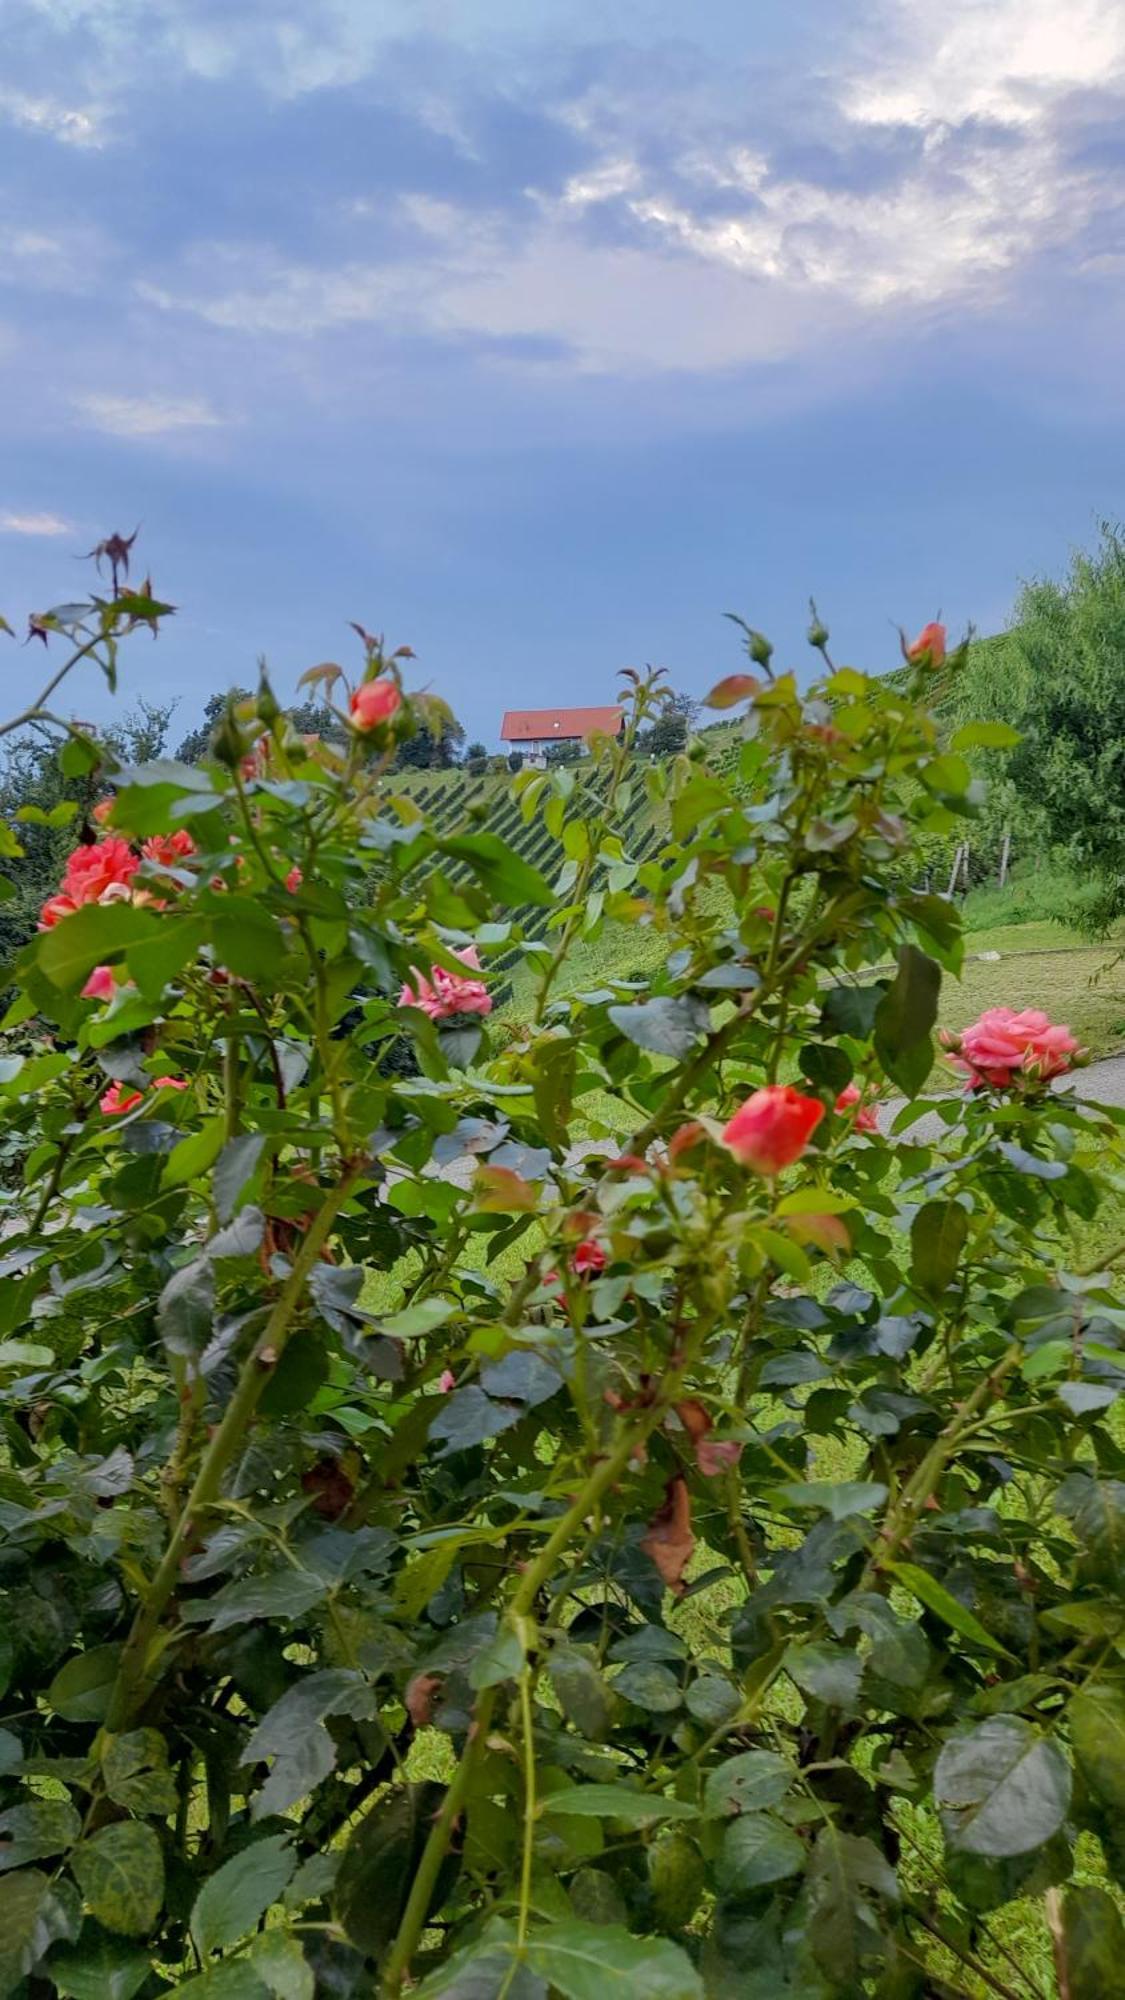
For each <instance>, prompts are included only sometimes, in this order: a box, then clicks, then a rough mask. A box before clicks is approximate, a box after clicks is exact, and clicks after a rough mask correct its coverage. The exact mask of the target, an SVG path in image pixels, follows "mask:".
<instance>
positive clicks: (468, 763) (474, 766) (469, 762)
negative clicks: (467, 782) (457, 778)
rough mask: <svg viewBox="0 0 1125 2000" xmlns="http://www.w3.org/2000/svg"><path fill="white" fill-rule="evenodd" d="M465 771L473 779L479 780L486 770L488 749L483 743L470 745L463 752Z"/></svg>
mask: <svg viewBox="0 0 1125 2000" xmlns="http://www.w3.org/2000/svg"><path fill="white" fill-rule="evenodd" d="M465 769H466V771H468V772H470V773H471V774H472V776H473V777H474V778H479V777H481V776H482V774H483V773H484V772H485V771H487V769H488V749H487V747H486V745H485V744H483V743H470V745H469V747H468V749H467V750H466V752H465Z"/></svg>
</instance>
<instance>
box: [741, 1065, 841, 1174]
mask: <svg viewBox="0 0 1125 2000" xmlns="http://www.w3.org/2000/svg"><path fill="white" fill-rule="evenodd" d="M823 1116H824V1106H823V1104H822V1103H821V1102H820V1100H819V1098H816V1097H804V1096H803V1095H802V1093H801V1092H800V1091H799V1090H794V1089H793V1087H792V1085H791V1084H788V1083H784V1084H782V1083H768V1084H766V1085H765V1087H764V1089H762V1090H756V1091H755V1092H754V1095H753V1096H752V1097H748V1098H747V1100H746V1102H745V1104H744V1105H743V1106H742V1109H741V1110H740V1111H736V1112H735V1114H734V1117H733V1118H732V1119H731V1121H730V1123H729V1125H727V1126H726V1128H725V1130H724V1132H723V1145H724V1146H725V1147H726V1148H727V1150H728V1152H731V1153H733V1154H734V1157H735V1159H736V1160H737V1161H738V1162H739V1165H740V1166H744V1167H749V1168H750V1169H751V1170H752V1171H753V1172H754V1173H756V1174H780V1173H781V1172H782V1171H783V1169H784V1168H785V1167H791V1166H792V1165H793V1163H794V1161H795V1160H799V1159H800V1157H801V1155H802V1153H803V1152H804V1151H805V1148H806V1146H807V1145H808V1143H809V1140H810V1139H811V1138H812V1135H813V1133H814V1132H815V1131H816V1128H817V1126H818V1125H819V1124H820V1121H821V1119H822V1118H823Z"/></svg>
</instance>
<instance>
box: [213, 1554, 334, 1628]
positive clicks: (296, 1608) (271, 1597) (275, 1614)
mask: <svg viewBox="0 0 1125 2000" xmlns="http://www.w3.org/2000/svg"><path fill="white" fill-rule="evenodd" d="M327 1594H328V1586H327V1584H326V1583H325V1582H324V1580H323V1579H322V1578H321V1577H319V1576H314V1575H313V1574H312V1572H311V1571H310V1570H302V1569H289V1568H285V1569H276V1570H273V1571H271V1572H270V1574H269V1575H268V1576H252V1577H238V1578H236V1579H235V1581H234V1582H233V1583H228V1584H224V1586H223V1588H222V1590H219V1591H216V1593H215V1595H214V1597H209V1598H206V1599H203V1600H200V1601H198V1602H194V1603H191V1604H185V1605H184V1606H183V1607H182V1610H181V1613H180V1615H181V1617H182V1618H183V1619H184V1620H185V1621H186V1622H187V1623H190V1624H193V1625H209V1626H210V1628H211V1630H212V1632H226V1631H228V1630H229V1628H230V1627H231V1626H232V1625H245V1624H248V1623H249V1621H250V1619H251V1618H281V1619H290V1618H299V1617H300V1616H301V1614H302V1612H305V1611H311V1609H312V1607H313V1605H314V1604H319V1603H320V1601H321V1599H322V1598H324V1597H326V1596H327Z"/></svg>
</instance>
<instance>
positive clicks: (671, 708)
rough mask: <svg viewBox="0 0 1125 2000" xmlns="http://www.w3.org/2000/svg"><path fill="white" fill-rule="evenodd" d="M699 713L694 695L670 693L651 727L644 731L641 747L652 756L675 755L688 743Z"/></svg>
mask: <svg viewBox="0 0 1125 2000" xmlns="http://www.w3.org/2000/svg"><path fill="white" fill-rule="evenodd" d="M698 714H699V703H698V702H697V701H696V700H695V699H694V697H693V696H692V695H690V694H672V693H669V695H668V697H667V699H666V700H665V702H664V703H663V705H662V707H661V710H660V713H659V715H658V716H657V717H656V720H655V722H654V723H653V724H652V727H651V729H648V730H646V731H644V732H643V733H642V736H641V742H640V748H641V749H642V750H645V751H647V752H648V754H649V756H650V757H674V756H675V755H676V753H677V751H679V750H682V749H683V748H684V745H685V744H686V743H687V740H688V735H689V733H690V731H691V729H692V728H693V727H694V724H695V718H696V716H697V715H698Z"/></svg>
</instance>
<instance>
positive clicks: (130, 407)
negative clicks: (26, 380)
mask: <svg viewBox="0 0 1125 2000" xmlns="http://www.w3.org/2000/svg"><path fill="white" fill-rule="evenodd" d="M75 407H76V408H77V409H78V410H79V411H80V412H81V414H82V415H83V416H84V417H85V418H86V420H87V422H89V423H90V424H92V425H93V427H94V429H95V430H99V431H108V432H109V433H110V435H111V436H113V437H124V438H152V437H166V436H167V435H168V434H169V433H170V432H173V431H188V430H214V429H217V428H218V427H219V426H220V425H221V424H222V423H223V421H224V419H223V418H222V417H220V416H219V414H218V412H217V411H216V410H214V409H212V407H211V405H210V403H208V402H207V401H206V400H205V399H204V398H203V397H202V396H98V395H91V396H79V397H77V398H76V404H75Z"/></svg>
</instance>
